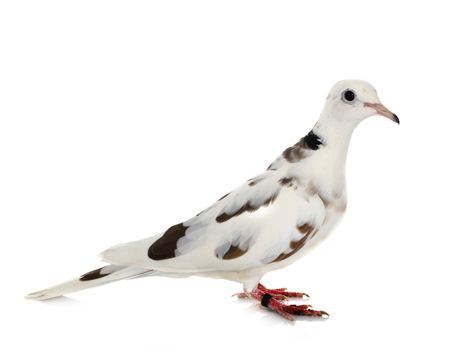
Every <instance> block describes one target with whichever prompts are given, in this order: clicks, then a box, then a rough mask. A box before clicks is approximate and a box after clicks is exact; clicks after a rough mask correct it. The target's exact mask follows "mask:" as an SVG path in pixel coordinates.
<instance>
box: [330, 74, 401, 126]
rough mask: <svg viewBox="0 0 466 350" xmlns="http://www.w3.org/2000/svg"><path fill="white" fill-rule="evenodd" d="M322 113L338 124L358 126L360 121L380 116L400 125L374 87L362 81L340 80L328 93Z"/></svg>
mask: <svg viewBox="0 0 466 350" xmlns="http://www.w3.org/2000/svg"><path fill="white" fill-rule="evenodd" d="M324 113H325V114H327V115H328V116H331V117H332V118H335V119H337V120H338V121H339V122H345V123H350V124H358V123H359V122H361V121H362V120H364V119H366V118H368V117H370V116H373V115H381V116H384V117H387V118H388V119H390V120H392V121H394V122H395V123H398V124H399V123H400V120H399V119H398V117H397V116H396V114H395V113H393V112H391V111H390V110H389V109H388V108H386V107H385V106H384V105H383V104H382V103H381V102H380V100H379V97H378V96H377V91H375V89H374V87H373V86H372V85H371V84H369V83H367V82H365V81H362V80H342V81H339V82H338V83H336V84H335V85H334V86H333V87H332V88H331V89H330V92H329V95H328V97H327V102H326V104H325V107H324Z"/></svg>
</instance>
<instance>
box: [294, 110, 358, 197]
mask: <svg viewBox="0 0 466 350" xmlns="http://www.w3.org/2000/svg"><path fill="white" fill-rule="evenodd" d="M355 127H356V125H348V124H346V125H345V123H344V122H343V123H342V122H341V121H339V120H335V119H334V118H332V117H331V116H328V115H325V114H323V115H321V117H320V119H319V121H318V122H317V123H316V125H315V126H314V128H313V129H312V133H313V134H314V135H316V136H317V137H318V139H319V140H320V142H321V143H322V144H321V145H320V146H319V149H318V150H316V151H314V152H313V154H312V156H311V157H309V158H308V159H307V160H306V161H305V162H304V164H303V166H304V167H305V168H306V169H307V170H306V171H304V172H303V173H304V174H306V175H304V176H308V177H309V179H308V180H309V181H311V182H314V185H316V186H318V187H319V188H321V190H322V192H323V193H324V194H325V195H326V196H328V197H330V196H332V195H333V194H334V193H339V194H344V193H345V191H346V190H345V188H346V181H345V168H346V156H347V153H348V146H349V143H350V140H351V135H352V133H353V130H354V128H355Z"/></svg>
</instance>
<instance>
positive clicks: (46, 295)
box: [26, 264, 152, 300]
mask: <svg viewBox="0 0 466 350" xmlns="http://www.w3.org/2000/svg"><path fill="white" fill-rule="evenodd" d="M149 272H152V270H148V269H142V268H138V267H127V266H120V265H113V264H111V265H106V266H104V267H101V268H100V269H97V270H93V271H90V272H87V273H85V274H84V275H82V276H81V277H79V278H77V279H74V280H71V281H68V282H65V283H61V284H57V285H55V286H52V287H50V288H47V289H44V290H40V291H37V292H34V293H31V294H28V295H26V299H34V300H47V299H51V298H56V297H59V296H62V295H64V294H68V293H72V292H76V291H79V290H82V289H87V288H92V287H97V286H100V285H102V284H106V283H110V282H115V281H119V280H123V279H126V278H131V277H137V276H140V275H143V274H146V273H149Z"/></svg>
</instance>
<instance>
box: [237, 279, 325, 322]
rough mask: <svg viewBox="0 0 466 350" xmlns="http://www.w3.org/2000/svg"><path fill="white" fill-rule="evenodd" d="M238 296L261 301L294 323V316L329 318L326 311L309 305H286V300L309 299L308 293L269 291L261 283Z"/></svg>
mask: <svg viewBox="0 0 466 350" xmlns="http://www.w3.org/2000/svg"><path fill="white" fill-rule="evenodd" d="M236 296H237V297H239V298H251V299H254V300H257V301H260V304H261V305H262V306H263V307H265V308H267V309H270V310H273V311H276V312H277V313H278V314H279V315H281V316H283V317H285V318H286V319H288V320H290V321H294V317H293V315H302V316H314V317H328V313H326V312H325V311H319V310H314V309H312V306H311V305H308V304H304V305H296V304H286V303H285V300H286V299H288V298H303V297H308V295H307V294H306V293H299V292H288V291H287V290H286V288H278V289H268V288H266V287H264V286H263V285H262V284H260V283H259V284H258V285H257V287H256V288H254V289H253V290H252V291H247V290H245V291H244V292H243V293H238V294H236Z"/></svg>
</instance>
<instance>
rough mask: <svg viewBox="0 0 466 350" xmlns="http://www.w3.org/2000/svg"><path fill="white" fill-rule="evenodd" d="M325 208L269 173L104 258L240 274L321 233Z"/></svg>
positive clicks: (282, 176)
mask: <svg viewBox="0 0 466 350" xmlns="http://www.w3.org/2000/svg"><path fill="white" fill-rule="evenodd" d="M324 218H325V206H324V204H323V202H322V200H321V199H320V197H319V196H318V195H317V194H316V193H315V192H312V191H311V192H309V191H307V190H306V186H305V185H304V184H301V183H299V180H298V179H297V178H294V177H287V173H286V169H274V170H268V171H266V172H265V173H263V174H261V175H259V176H257V177H255V178H253V179H251V180H249V181H248V182H246V183H244V184H243V185H242V186H240V187H238V188H237V189H235V190H234V191H232V192H230V193H228V194H227V195H225V196H223V197H222V198H220V200H219V201H218V202H216V203H215V204H213V205H212V206H210V207H209V208H207V209H206V210H204V211H202V212H201V213H199V214H198V215H197V216H195V217H193V218H192V219H190V220H187V221H185V222H183V223H180V224H177V225H174V226H172V227H170V228H169V229H168V230H167V231H165V232H163V233H160V234H158V235H156V236H154V237H150V238H147V239H144V240H140V241H136V242H130V243H126V244H122V245H119V246H115V247H112V248H110V249H108V250H107V251H105V252H104V253H102V257H103V259H104V260H107V261H110V262H112V263H114V264H120V265H126V266H138V267H144V268H152V269H156V270H158V271H166V272H174V273H199V272H207V271H238V270H245V269H252V268H257V267H260V266H262V265H264V264H270V263H273V262H279V261H282V260H284V259H286V258H288V257H290V256H291V255H293V254H294V253H295V252H297V251H298V250H299V249H300V248H302V247H303V246H304V243H305V242H306V241H307V240H308V239H310V238H312V236H313V235H315V233H316V232H317V231H318V230H319V228H320V226H321V225H322V224H323V222H324Z"/></svg>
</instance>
